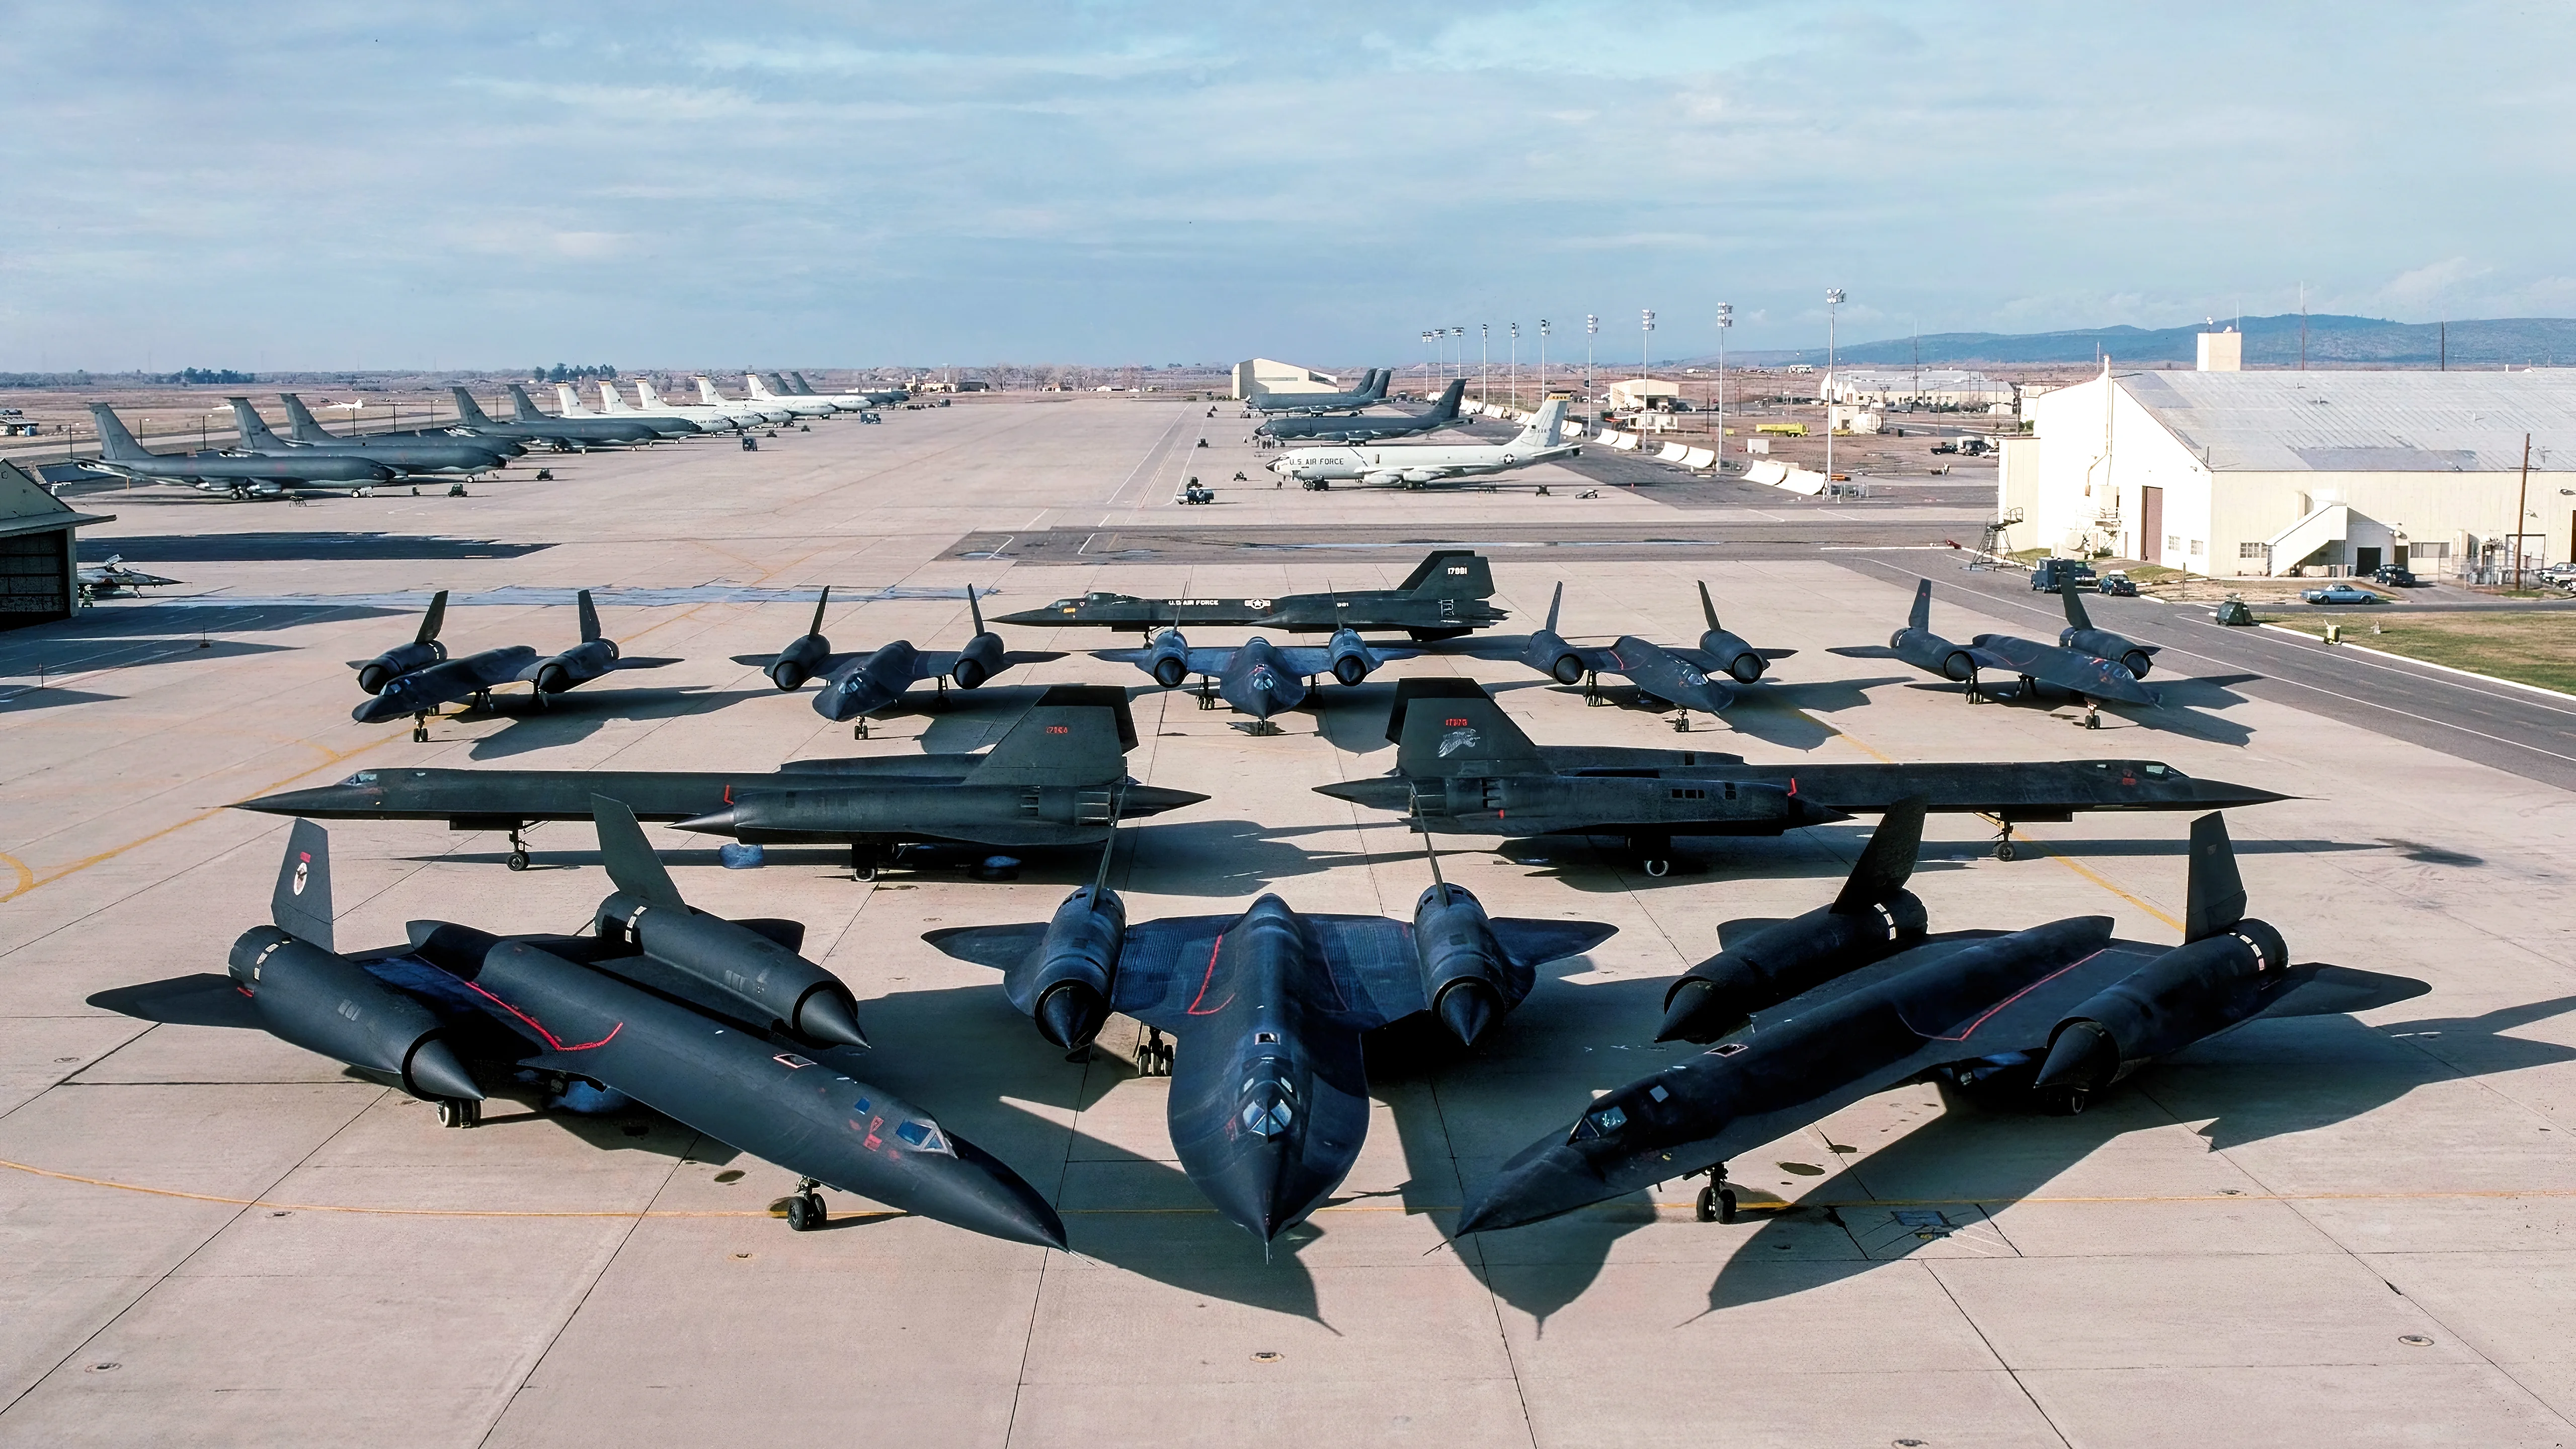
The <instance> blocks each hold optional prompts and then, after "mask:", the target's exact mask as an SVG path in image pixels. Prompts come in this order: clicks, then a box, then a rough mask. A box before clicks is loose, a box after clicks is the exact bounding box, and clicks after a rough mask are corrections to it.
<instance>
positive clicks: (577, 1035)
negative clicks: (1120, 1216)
mask: <svg viewBox="0 0 2576 1449" xmlns="http://www.w3.org/2000/svg"><path fill="white" fill-rule="evenodd" d="M596 808H597V812H598V817H599V821H600V836H601V840H600V846H601V850H600V854H601V858H602V862H603V863H604V864H605V865H606V866H607V867H608V873H609V878H610V879H611V881H613V882H614V883H615V885H616V891H615V893H614V894H612V895H610V896H609V897H608V898H607V899H605V900H603V901H601V902H600V904H599V909H598V911H597V912H596V914H595V915H594V917H593V934H590V935H583V936H496V935H492V934H489V933H487V932H484V931H480V930H476V929H475V928H473V927H470V926H462V925H454V924H450V923H447V922H443V921H414V922H412V923H411V924H410V929H409V932H408V934H409V936H410V941H409V943H408V944H407V945H403V946H395V947H389V948H386V949H383V950H377V951H366V952H359V953H355V954H349V955H343V954H341V953H340V952H339V951H338V950H337V948H336V945H335V943H334V939H333V937H334V931H333V925H332V900H331V859H330V845H329V838H328V835H327V834H326V832H325V831H324V830H323V828H322V827H321V826H319V825H316V824H314V823H313V822H311V821H309V820H300V821H297V822H296V825H295V829H294V830H293V832H292V833H291V834H290V835H289V837H288V840H287V849H286V859H285V861H284V863H283V865H282V866H281V867H280V869H279V872H278V878H277V888H276V890H275V891H274V892H273V893H272V895H271V897H270V906H269V910H270V919H271V922H272V924H270V925H266V926H255V927H253V928H252V929H250V930H248V931H246V932H244V933H243V934H242V936H241V938H240V939H239V940H237V941H235V942H234V943H233V949H232V959H231V974H230V975H229V976H215V975H211V974H208V975H196V976H183V977H178V978H176V979H173V980H168V981H156V982H150V983H146V984H144V985H140V986H132V987H126V988H122V989H119V990H113V991H105V992H101V993H100V994H98V995H97V996H94V997H92V998H91V1002H92V1004H94V1005H97V1006H101V1007H104V1008H106V1009H109V1010H112V1011H118V1012H123V1013H125V1014H127V1015H131V1016H137V1017H141V1018H143V1019H145V1020H148V1021H163V1022H176V1023H184V1024H188V1025H200V1026H232V1027H250V1028H256V1029H261V1030H265V1031H267V1032H269V1033H271V1034H273V1035H275V1036H278V1037H280V1038H282V1039H284V1040H286V1041H289V1042H292V1043H294V1044H295V1045H297V1046H300V1047H303V1048H304V1049H306V1050H307V1051H312V1052H317V1053H319V1054H321V1055H323V1056H326V1057H329V1058H331V1059H333V1060H335V1061H340V1062H345V1063H347V1064H348V1065H349V1066H351V1067H352V1068H354V1069H356V1070H357V1071H358V1072H359V1073H360V1074H361V1075H364V1076H366V1077H368V1078H371V1079H373V1080H376V1081H380V1082H384V1083H386V1084H388V1085H392V1086H397V1087H399V1088H401V1089H402V1090H403V1091H405V1092H408V1093H410V1094H412V1095H413V1096H415V1097H419V1098H422V1099H425V1100H428V1101H433V1102H436V1103H437V1104H438V1115H439V1120H440V1122H441V1124H442V1125H445V1126H449V1127H472V1126H474V1125H476V1123H478V1122H479V1121H480V1120H481V1118H482V1106H483V1102H484V1098H485V1093H484V1089H483V1086H482V1081H483V1080H488V1079H490V1078H492V1077H494V1076H501V1075H509V1074H516V1073H519V1072H534V1073H538V1074H540V1075H541V1076H542V1077H544V1078H550V1079H553V1080H555V1081H561V1082H569V1081H572V1080H580V1081H584V1082H589V1083H595V1084H597V1085H598V1086H599V1087H602V1088H606V1089H608V1090H609V1091H611V1092H616V1093H622V1094H624V1095H625V1096H628V1097H632V1098H634V1099H635V1100H636V1101H639V1102H642V1103H644V1104H645V1105H646V1106H648V1107H651V1108H653V1109H654V1110H655V1111H658V1112H660V1113H662V1114H663V1115H664V1116H667V1117H670V1118H672V1119H673V1120H675V1121H678V1122H680V1123H682V1124H683V1125H685V1126H687V1127H690V1128H692V1129H694V1130H696V1131H698V1132H700V1133H703V1134H705V1135H706V1136H708V1137H711V1138H714V1139H716V1140H718V1141H720V1142H722V1143H724V1144H726V1145H727V1146H730V1147H734V1148H738V1149H740V1150H741V1151H743V1152H744V1153H747V1154H749V1155H751V1156H753V1157H757V1158H760V1159H762V1160H764V1161H768V1162H772V1163H776V1164H777V1165H779V1166H780V1167H783V1168H786V1169H787V1170H788V1171H790V1172H792V1173H795V1174H797V1176H798V1178H799V1181H798V1183H797V1185H796V1187H795V1189H794V1190H793V1191H792V1192H790V1193H789V1195H788V1196H787V1199H786V1214H787V1224H788V1226H789V1227H791V1228H794V1229H796V1230H798V1231H804V1230H807V1229H811V1228H814V1227H819V1226H821V1225H822V1223H823V1222H824V1221H825V1217H826V1211H825V1208H824V1204H823V1199H822V1197H821V1195H820V1194H819V1193H817V1192H816V1191H815V1189H816V1188H818V1187H830V1188H834V1189H836V1190H839V1191H842V1192H850V1193H858V1194H861V1195H864V1196H866V1197H869V1198H873V1199H875V1200H876V1201H878V1202H882V1203H887V1204H890V1205H892V1206H894V1207H897V1208H900V1209H903V1210H905V1211H908V1212H912V1213H915V1214H918V1215H919V1216H922V1217H925V1218H931V1219H934V1220H937V1221H940V1222H945V1223H949V1224H951V1225H954V1226H957V1227H962V1228H966V1229H968V1230H970V1231H973V1232H979V1233H986V1234H990V1235H991V1236H994V1237H998V1238H1005V1239H1008V1240H1011V1241H1014V1242H1023V1243H1033V1244H1040V1245H1043V1246H1047V1247H1056V1248H1061V1247H1063V1246H1064V1241H1065V1238H1064V1224H1063V1221H1062V1220H1061V1219H1060V1218H1058V1217H1057V1216H1056V1213H1055V1210H1054V1209H1053V1208H1051V1207H1049V1206H1048V1205H1047V1203H1046V1201H1045V1199H1043V1198H1041V1197H1039V1196H1038V1194H1037V1193H1036V1192H1035V1191H1034V1190H1033V1189H1031V1188H1030V1186H1029V1185H1028V1184H1027V1183H1026V1182H1025V1181H1023V1180H1021V1178H1020V1177H1019V1175H1018V1174H1017V1173H1014V1172H1013V1171H1011V1169H1010V1168H1008V1167H1006V1166H1004V1165H1003V1164H1002V1163H1001V1162H999V1161H998V1160H996V1159H995V1158H993V1157H992V1156H991V1155H989V1154H987V1153H985V1152H984V1151H982V1150H981V1149H979V1148H977V1147H976V1146H974V1144H972V1143H970V1142H967V1141H965V1140H963V1139H961V1138H959V1137H957V1136H956V1135H955V1134H953V1133H951V1132H949V1131H948V1130H947V1129H945V1128H943V1127H942V1126H940V1125H939V1122H938V1120H937V1119H936V1118H935V1117H933V1116H932V1115H931V1114H930V1113H928V1112H926V1111H923V1110H922V1109H920V1108H918V1107H915V1106H912V1105H911V1104H909V1103H907V1102H904V1101H903V1100H901V1099H900V1098H898V1097H896V1096H894V1095H893V1094H892V1093H890V1092H887V1091H885V1090H884V1089H883V1088H880V1087H876V1086H872V1085H870V1084H869V1083H868V1082H866V1081H865V1080H863V1079H862V1078H861V1077H860V1076H859V1075H858V1073H859V1070H860V1069H859V1067H858V1065H857V1063H858V1062H859V1060H860V1058H859V1057H858V1055H857V1053H856V1052H855V1051H854V1050H853V1048H858V1047H863V1046H865V1045H866V1038H865V1037H864V1036H862V1035H861V1034H860V1031H859V1024H858V1018H857V1015H856V1010H855V1007H856V1003H855V1002H854V1001H853V1000H852V998H851V996H850V992H849V988H847V987H846V986H843V985H842V984H841V982H840V980H839V979H838V978H837V977H834V976H833V975H832V974H831V973H829V972H827V971H825V970H823V969H822V968H821V967H819V966H817V965H815V964H814V963H813V962H811V961H808V960H806V959H805V958H804V957H803V956H801V955H799V954H797V953H798V950H799V948H800V947H801V946H802V945H803V942H804V934H805V928H804V927H803V926H802V925H800V924H799V923H797V922H794V921H775V920H743V921H734V920H726V919H724V918H723V917H720V916H713V915H709V914H707V913H705V912H703V911H699V910H695V909H693V908H692V907H690V906H689V904H688V903H687V902H686V901H684V900H682V899H681V897H680V893H679V891H678V890H677V889H676V888H675V887H674V886H673V885H672V882H671V877H670V874H669V873H668V872H667V871H665V870H664V869H663V868H662V863H661V862H660V861H659V860H658V859H656V858H655V857H654V855H653V851H652V847H651V846H650V845H649V844H647V843H646V841H645V839H644V833H643V831H642V829H641V828H639V827H638V826H637V825H636V823H635V817H634V816H633V815H631V814H629V813H627V812H626V811H625V810H624V809H622V808H621V807H620V806H619V805H618V803H617V802H616V801H613V800H601V801H600V802H598V805H597V807H596ZM477 1066H480V1067H482V1068H483V1071H482V1072H481V1073H479V1074H478V1072H477V1071H476V1070H475V1068H476V1067H477Z"/></svg>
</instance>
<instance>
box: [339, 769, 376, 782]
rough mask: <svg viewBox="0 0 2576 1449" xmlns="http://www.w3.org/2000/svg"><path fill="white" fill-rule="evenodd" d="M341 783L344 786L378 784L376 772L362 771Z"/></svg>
mask: <svg viewBox="0 0 2576 1449" xmlns="http://www.w3.org/2000/svg"><path fill="white" fill-rule="evenodd" d="M340 783H341V784H343V785H372V784H374V783H376V772H375V771H373V770H360V771H359V772H358V773H356V774H354V775H351V776H350V777H349V778H347V779H345V780H343V781H341V782H340Z"/></svg>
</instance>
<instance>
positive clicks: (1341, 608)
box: [993, 548, 1511, 639]
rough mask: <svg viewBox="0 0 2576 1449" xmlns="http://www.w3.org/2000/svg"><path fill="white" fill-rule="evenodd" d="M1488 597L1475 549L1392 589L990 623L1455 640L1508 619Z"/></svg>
mask: <svg viewBox="0 0 2576 1449" xmlns="http://www.w3.org/2000/svg"><path fill="white" fill-rule="evenodd" d="M1493 594H1494V571H1493V569H1492V567H1491V566H1489V565H1488V564H1487V563H1486V562H1485V558H1484V556H1483V555H1482V554H1479V553H1477V552H1476V551H1475V550H1473V549H1463V548H1460V549H1434V550H1433V551H1432V552H1430V553H1429V554H1426V555H1424V556H1423V560H1422V562H1421V563H1419V564H1417V565H1415V566H1414V569H1413V572H1412V573H1409V574H1407V575H1405V577H1404V582H1402V583H1400V584H1398V585H1396V586H1395V587H1394V588H1392V589H1360V590H1357V591H1352V590H1336V591H1333V592H1330V593H1321V594H1282V595H1280V596H1279V597H1277V598H1274V599H1140V598H1138V597H1136V596H1135V595H1133V594H1104V593H1090V594H1080V595H1077V596H1075V597H1073V598H1069V599H1058V600H1056V601H1055V602H1054V603H1052V604H1049V605H1047V606H1046V607H1044V608H1040V609H1023V610H1021V611H1020V612H1019V613H1016V614H1004V615H1002V616H1001V617H1000V618H998V619H996V620H994V621H993V622H995V623H997V624H1023V625H1027V626H1029V627H1031V628H1044V627H1048V626H1050V625H1052V626H1061V627H1076V628H1080V627H1088V628H1095V629H1119V630H1124V631H1127V632H1131V633H1136V634H1148V633H1152V632H1154V631H1155V630H1158V629H1166V628H1171V629H1180V628H1188V627H1191V626H1194V625H1200V624H1207V625H1213V626H1216V627H1220V628H1225V627H1239V628H1246V629H1280V630H1285V631H1287V632H1288V633H1291V634H1337V633H1339V632H1341V631H1342V630H1344V629H1354V630H1362V631H1373V632H1391V631H1394V630H1398V629H1401V630H1403V631H1404V632H1405V633H1407V634H1410V635H1412V636H1413V637H1414V638H1416V639H1455V638H1457V637H1459V636H1460V635H1462V634H1467V633H1471V632H1473V631H1475V630H1477V629H1485V628H1490V627H1492V626H1493V625H1495V624H1499V623H1501V622H1502V621H1503V620H1505V619H1508V618H1510V617H1511V615H1510V614H1509V613H1506V612H1505V611H1503V610H1501V609H1498V608H1496V607H1494V605H1493V604H1492V603H1491V602H1490V600H1491V599H1492V598H1493Z"/></svg>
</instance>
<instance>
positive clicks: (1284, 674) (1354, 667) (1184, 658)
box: [1091, 629, 1422, 734]
mask: <svg viewBox="0 0 2576 1449" xmlns="http://www.w3.org/2000/svg"><path fill="white" fill-rule="evenodd" d="M1421 652H1422V651H1421V650H1419V649H1372V648H1370V647H1369V645H1368V642H1367V641H1366V640H1363V639H1362V638H1360V636H1359V634H1358V632H1357V631H1355V630H1351V629H1344V630H1341V631H1340V632H1339V633H1336V634H1335V635H1333V637H1332V639H1331V641H1330V642H1328V643H1324V644H1290V645H1285V646H1282V645H1277V644H1273V643H1271V642H1270V641H1269V640H1267V639H1264V638H1261V637H1260V636H1259V635H1255V636H1253V637H1252V638H1251V639H1248V640H1246V641H1244V642H1243V643H1241V644H1237V645H1231V646H1227V647H1223V648H1211V649H1193V648H1191V647H1190V641H1189V640H1187V639H1185V638H1183V637H1181V631H1180V630H1178V629H1166V630H1164V631H1163V632H1162V633H1160V634H1157V635H1155V636H1154V642H1153V644H1152V645H1150V646H1149V647H1147V648H1143V649H1095V650H1093V651H1092V655H1091V657H1092V658H1094V659H1106V660H1108V661H1110V662H1111V663H1113V664H1133V665H1135V666H1136V667H1137V668H1138V669H1141V670H1143V671H1145V672H1146V673H1147V674H1150V675H1152V676H1153V677H1154V682H1155V683H1156V684H1159V685H1161V686H1163V687H1164V688H1165V689H1178V688H1180V687H1181V684H1182V683H1183V682H1184V681H1185V680H1187V679H1188V678H1189V677H1190V676H1191V675H1194V674H1195V675H1198V676H1200V678H1201V679H1202V681H1204V685H1205V687H1203V688H1202V689H1201V691H1200V694H1199V707H1200V708H1201V709H1206V708H1208V707H1209V706H1210V701H1211V700H1216V699H1222V700H1224V701H1225V702H1226V703H1227V704H1230V705H1232V706H1234V708H1235V709H1236V710H1238V711H1240V712H1242V713H1244V714H1248V715H1250V716H1252V718H1253V721H1254V726H1253V733H1255V734H1277V733H1278V732H1279V728H1278V726H1276V725H1273V724H1272V723H1270V717H1271V716H1272V715H1274V714H1281V713H1284V712H1286V711H1288V710H1292V709H1295V708H1296V707H1297V706H1299V705H1301V704H1304V703H1305V702H1306V697H1307V696H1308V695H1309V694H1310V693H1312V692H1313V689H1314V681H1315V679H1316V678H1317V677H1318V676H1322V677H1326V678H1330V679H1332V680H1334V681H1336V682H1338V683H1341V684H1357V683H1359V682H1360V681H1361V680H1363V679H1366V678H1368V677H1369V675H1370V673H1372V672H1373V671H1375V670H1376V669H1377V667H1378V666H1379V665H1381V664H1384V663H1385V662H1386V661H1388V660H1390V659H1410V658H1412V657H1414V656H1415V655H1417V654H1420V653H1421Z"/></svg>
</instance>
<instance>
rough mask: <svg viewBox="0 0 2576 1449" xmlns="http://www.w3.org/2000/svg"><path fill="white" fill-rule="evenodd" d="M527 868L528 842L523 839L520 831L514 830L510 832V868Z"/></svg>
mask: <svg viewBox="0 0 2576 1449" xmlns="http://www.w3.org/2000/svg"><path fill="white" fill-rule="evenodd" d="M527 868H528V842H527V841H525V840H522V839H521V838H520V837H519V832H517V831H515V830H513V831H511V832H510V869H512V870H526V869H527Z"/></svg>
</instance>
